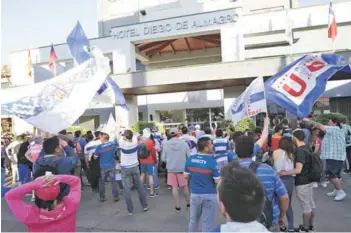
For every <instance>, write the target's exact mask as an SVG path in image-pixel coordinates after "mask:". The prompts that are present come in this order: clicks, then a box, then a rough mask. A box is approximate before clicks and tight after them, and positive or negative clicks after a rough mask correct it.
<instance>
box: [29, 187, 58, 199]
mask: <svg viewBox="0 0 351 233" xmlns="http://www.w3.org/2000/svg"><path fill="white" fill-rule="evenodd" d="M59 194H60V185H59V184H58V183H57V184H51V185H49V186H47V187H42V188H40V189H38V190H36V191H35V195H36V196H37V197H39V198H40V199H42V200H44V201H53V200H56V198H57V196H58V195H59Z"/></svg>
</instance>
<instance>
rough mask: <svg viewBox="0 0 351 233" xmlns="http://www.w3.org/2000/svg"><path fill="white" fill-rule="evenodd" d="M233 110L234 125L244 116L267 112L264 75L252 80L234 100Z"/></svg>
mask: <svg viewBox="0 0 351 233" xmlns="http://www.w3.org/2000/svg"><path fill="white" fill-rule="evenodd" d="M231 111H232V119H233V122H234V125H235V124H236V123H237V122H238V121H240V120H242V119H244V118H247V117H252V116H255V115H257V114H259V113H261V112H267V103H266V97H265V92H264V83H263V77H258V78H256V79H255V80H254V81H252V82H251V84H250V86H248V87H247V88H246V90H245V91H244V93H242V94H241V95H240V96H239V97H238V98H237V99H236V100H235V101H234V103H233V104H232V106H231Z"/></svg>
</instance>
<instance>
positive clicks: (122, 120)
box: [115, 95, 138, 128]
mask: <svg viewBox="0 0 351 233" xmlns="http://www.w3.org/2000/svg"><path fill="white" fill-rule="evenodd" d="M125 97H126V102H127V104H128V108H129V111H128V110H126V109H124V108H122V107H120V106H116V107H115V114H116V122H117V124H120V126H121V127H127V128H130V127H131V126H132V124H134V123H135V122H136V121H137V120H138V101H137V96H135V95H128V96H125Z"/></svg>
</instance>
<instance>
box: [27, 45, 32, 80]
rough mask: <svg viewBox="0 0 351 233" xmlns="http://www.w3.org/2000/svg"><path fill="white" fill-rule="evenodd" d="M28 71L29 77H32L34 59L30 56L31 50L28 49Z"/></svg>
mask: <svg viewBox="0 0 351 233" xmlns="http://www.w3.org/2000/svg"><path fill="white" fill-rule="evenodd" d="M27 69H28V77H30V78H31V77H32V58H31V56H30V49H28V63H27Z"/></svg>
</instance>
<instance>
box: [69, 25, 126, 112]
mask: <svg viewBox="0 0 351 233" xmlns="http://www.w3.org/2000/svg"><path fill="white" fill-rule="evenodd" d="M67 44H68V47H69V48H70V50H71V54H72V56H73V57H74V59H75V61H76V63H77V64H80V63H82V62H84V61H86V60H87V59H89V57H90V55H89V52H88V50H89V48H90V43H89V40H88V38H87V37H86V35H85V33H84V30H83V28H82V26H81V25H80V23H79V21H78V22H77V24H76V26H75V27H74V28H73V30H72V32H71V33H70V34H69V35H68V37H67ZM93 100H95V101H97V102H104V103H112V104H115V105H118V106H121V107H123V108H125V109H127V110H128V106H127V103H126V99H125V97H124V95H123V93H122V91H121V89H120V88H119V86H118V85H117V83H116V82H115V81H114V80H113V79H112V78H111V77H110V76H108V77H107V78H106V82H104V84H103V85H102V86H101V87H100V89H99V90H98V92H97V94H96V95H95V97H94V99H93Z"/></svg>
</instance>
